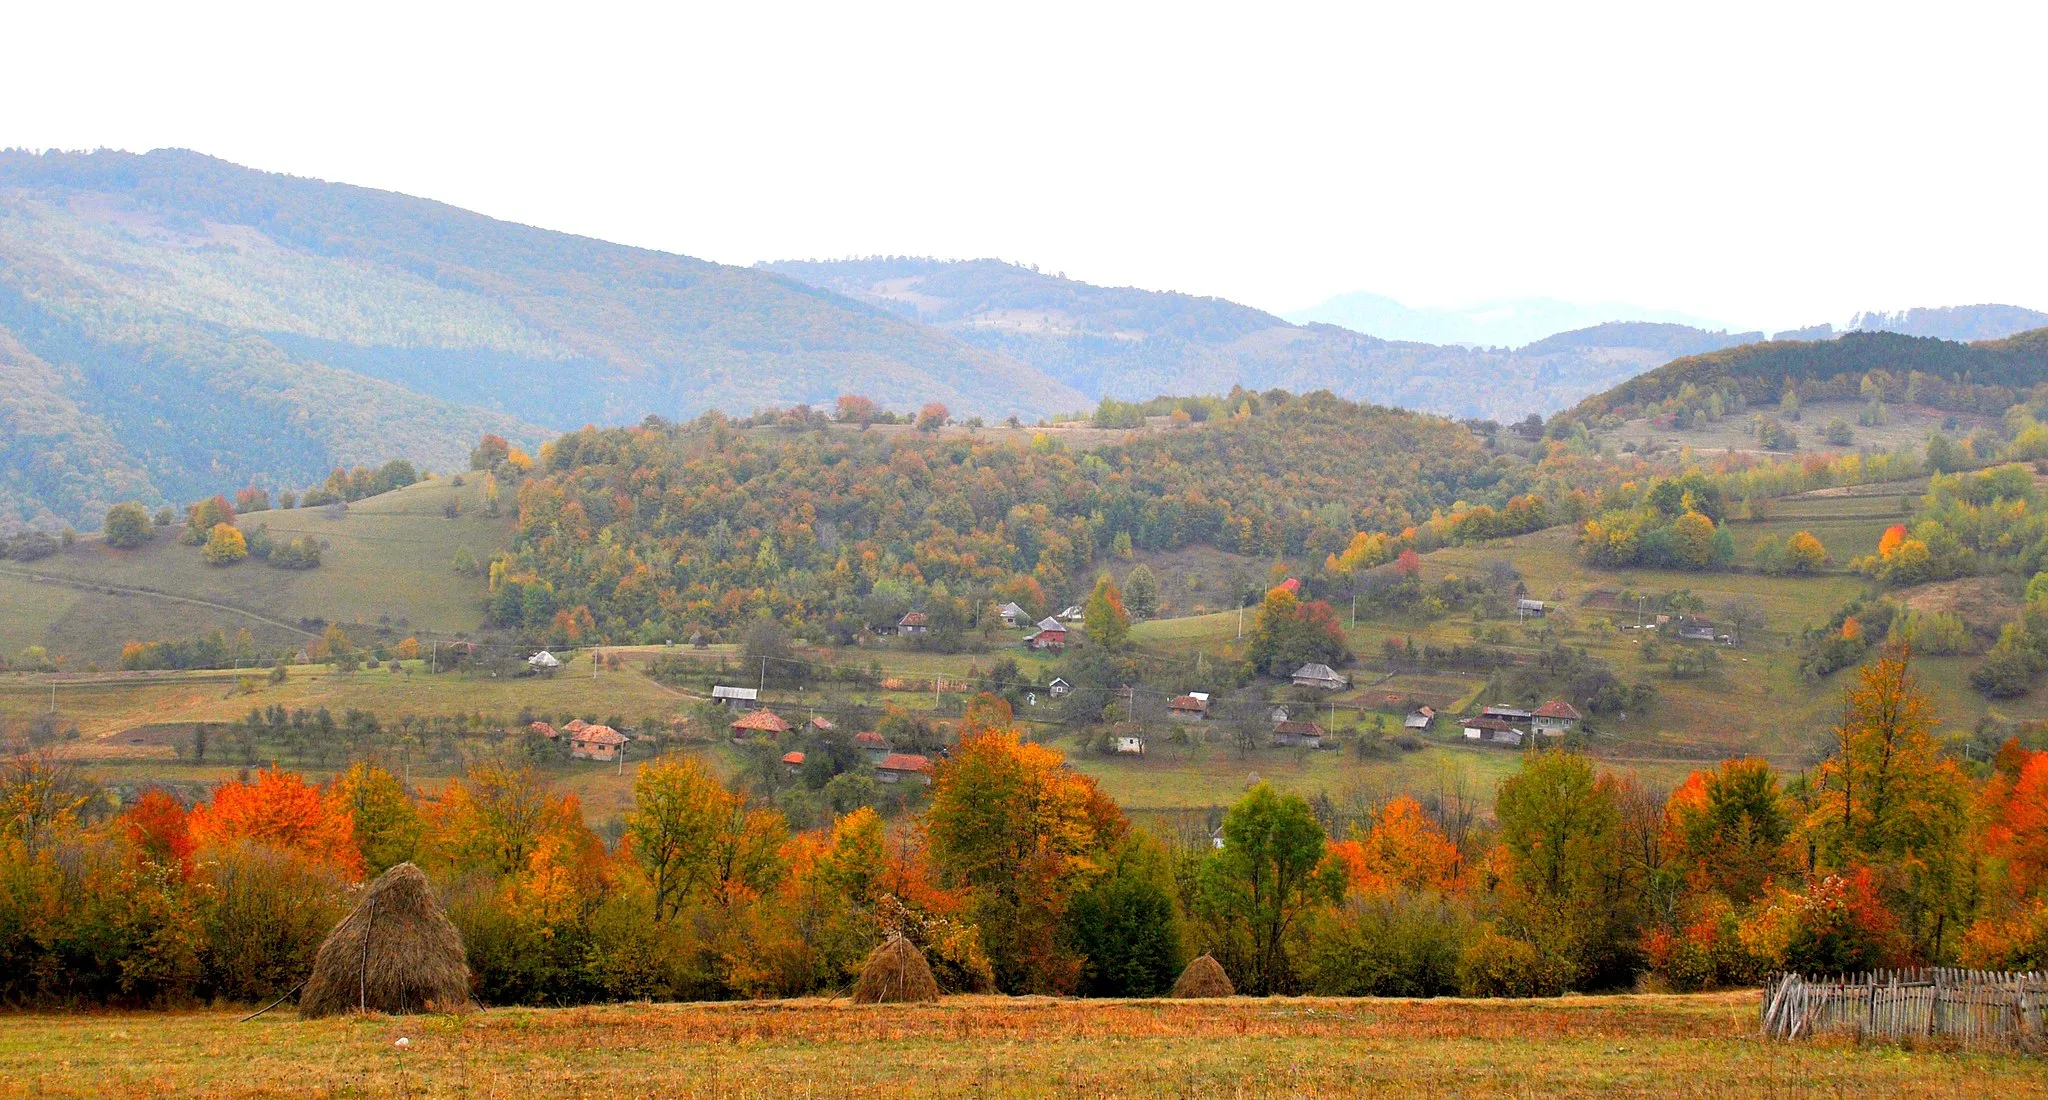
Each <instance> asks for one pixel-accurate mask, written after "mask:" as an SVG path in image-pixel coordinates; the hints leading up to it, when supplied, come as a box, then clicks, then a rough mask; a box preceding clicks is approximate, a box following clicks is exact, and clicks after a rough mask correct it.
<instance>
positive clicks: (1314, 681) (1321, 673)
mask: <svg viewBox="0 0 2048 1100" xmlns="http://www.w3.org/2000/svg"><path fill="white" fill-rule="evenodd" d="M1350 684H1351V681H1350V680H1348V679H1345V678H1344V677H1343V676H1342V675H1339V674H1338V672H1337V670H1336V669H1334V668H1331V667H1330V666H1329V665H1324V664H1316V663H1313V662H1311V663H1309V664H1305V665H1303V666H1301V667H1300V668H1297V669H1295V670H1294V686H1295V687H1312V688H1322V689H1324V690H1325V691H1339V690H1342V689H1343V688H1346V687H1348V686H1350Z"/></svg>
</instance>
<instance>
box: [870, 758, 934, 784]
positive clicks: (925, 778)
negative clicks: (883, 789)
mask: <svg viewBox="0 0 2048 1100" xmlns="http://www.w3.org/2000/svg"><path fill="white" fill-rule="evenodd" d="M875 779H876V781H877V782H881V783H901V782H903V781H904V780H906V779H908V780H915V781H916V782H919V783H923V784H925V785H926V786H930V785H931V781H932V762H931V761H930V760H929V759H927V758H925V757H923V756H919V755H917V754H916V753H907V752H892V753H890V754H889V755H887V756H885V757H883V758H882V762H881V763H879V764H876V765H875Z"/></svg>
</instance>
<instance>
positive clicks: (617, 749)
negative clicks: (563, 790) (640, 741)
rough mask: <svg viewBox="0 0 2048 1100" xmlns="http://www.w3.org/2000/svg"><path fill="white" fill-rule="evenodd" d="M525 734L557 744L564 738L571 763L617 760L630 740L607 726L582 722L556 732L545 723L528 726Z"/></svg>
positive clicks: (579, 721)
mask: <svg viewBox="0 0 2048 1100" xmlns="http://www.w3.org/2000/svg"><path fill="white" fill-rule="evenodd" d="M526 730H527V732H528V733H531V734H534V735H535V736H537V737H545V738H547V739H548V740H550V741H554V742H557V743H559V742H560V741H561V740H562V739H563V738H565V737H566V738H568V739H569V759H571V760H617V759H618V758H619V757H620V756H621V755H623V754H624V753H625V751H626V746H627V745H628V744H629V743H631V742H632V740H633V739H632V738H631V737H628V736H626V735H625V734H623V733H620V732H619V731H618V730H615V729H613V728H611V727H610V726H602V725H598V724H596V723H593V722H585V721H584V720H583V719H581V718H578V719H576V720H574V721H572V722H570V723H569V724H567V725H565V726H563V727H562V728H561V729H556V728H555V727H553V726H551V725H549V724H548V723H546V722H534V723H532V724H530V725H528V726H527V727H526Z"/></svg>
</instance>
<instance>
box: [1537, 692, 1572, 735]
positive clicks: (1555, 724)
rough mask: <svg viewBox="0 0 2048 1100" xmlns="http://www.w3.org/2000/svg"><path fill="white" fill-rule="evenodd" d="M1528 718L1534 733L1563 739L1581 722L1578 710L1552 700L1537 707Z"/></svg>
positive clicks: (1562, 702) (1559, 700) (1563, 702)
mask: <svg viewBox="0 0 2048 1100" xmlns="http://www.w3.org/2000/svg"><path fill="white" fill-rule="evenodd" d="M1530 717H1531V718H1532V719H1533V722H1534V725H1535V727H1536V732H1537V733H1540V734H1542V735H1543V736H1545V737H1563V736H1564V735H1565V734H1567V733H1570V732H1571V731H1572V730H1573V728H1575V727H1576V726H1577V725H1578V724H1579V722H1580V721H1582V720H1583V716H1582V715H1580V714H1579V711H1578V708H1577V707H1574V706H1572V705H1571V704H1570V703H1567V702H1565V701H1564V700H1562V699H1552V700H1551V701H1550V702H1548V703H1545V704H1543V705H1542V706H1540V707H1537V708H1536V710H1535V712H1534V713H1533V714H1532V715H1531V716H1530Z"/></svg>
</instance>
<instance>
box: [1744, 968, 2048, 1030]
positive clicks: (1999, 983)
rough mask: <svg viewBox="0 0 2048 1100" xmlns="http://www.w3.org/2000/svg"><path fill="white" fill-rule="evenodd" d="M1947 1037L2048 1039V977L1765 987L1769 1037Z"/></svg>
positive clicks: (1970, 974)
mask: <svg viewBox="0 0 2048 1100" xmlns="http://www.w3.org/2000/svg"><path fill="white" fill-rule="evenodd" d="M1822 1031H1834V1032H1847V1033H1850V1034H1854V1035H1856V1036H1858V1037H1859V1038H1868V1039H1881V1040H1893V1041H1897V1040H1902V1039H1911V1038H1932V1037H1942V1038H1948V1039H1954V1040H1957V1041H1959V1042H1961V1043H1962V1044H1963V1045H1965V1046H2030V1047H2031V1046H2035V1045H2038V1044H2040V1043H2041V1042H2042V1040H2043V1037H2044V1035H2048V976H2044V975H2042V974H2040V973H2037V972H2029V973H2025V974H2007V973H1998V972H1995V971H1989V970H1956V969H1950V968H1941V967H1937V968H1933V969H1920V970H1873V971H1870V972H1868V973H1866V974H1860V975H1858V974H1848V975H1842V976H1840V977H1834V978H1805V977H1801V976H1800V975H1798V974H1783V975H1780V976H1778V977H1777V978H1774V979H1772V980H1771V981H1769V982H1766V983H1765V984H1764V997H1763V1033H1764V1035H1765V1036H1766V1037H1768V1038H1776V1039H1797V1038H1801V1037H1803V1036H1811V1035H1814V1034H1816V1033H1818V1032H1822Z"/></svg>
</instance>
